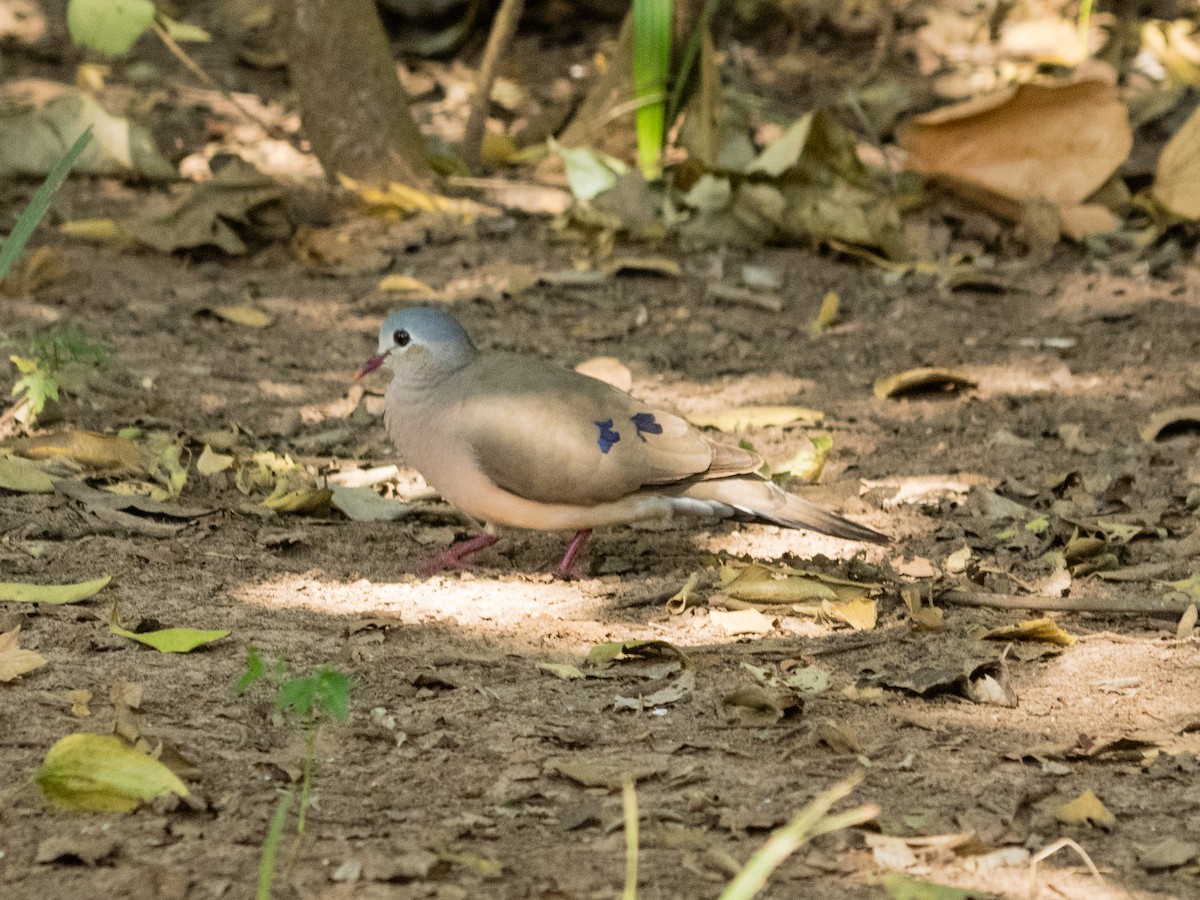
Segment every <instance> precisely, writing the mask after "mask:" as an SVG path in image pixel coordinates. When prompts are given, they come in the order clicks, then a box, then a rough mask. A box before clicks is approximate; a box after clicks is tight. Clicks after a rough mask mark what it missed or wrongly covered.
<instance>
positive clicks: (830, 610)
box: [821, 600, 879, 631]
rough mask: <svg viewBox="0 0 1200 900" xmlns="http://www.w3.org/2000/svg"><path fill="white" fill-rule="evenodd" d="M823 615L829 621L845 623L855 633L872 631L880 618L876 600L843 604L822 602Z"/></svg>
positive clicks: (845, 602)
mask: <svg viewBox="0 0 1200 900" xmlns="http://www.w3.org/2000/svg"><path fill="white" fill-rule="evenodd" d="M821 613H822V615H824V616H825V618H827V619H832V620H833V621H835V622H844V623H845V624H847V625H849V626H850V627H851V628H853V629H854V630H855V631H870V630H871V629H872V628H874V627H875V623H876V622H877V621H878V618H879V613H878V610H877V609H876V603H875V601H874V600H846V601H843V602H841V603H831V602H830V601H829V600H822V601H821Z"/></svg>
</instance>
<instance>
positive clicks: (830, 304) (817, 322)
mask: <svg viewBox="0 0 1200 900" xmlns="http://www.w3.org/2000/svg"><path fill="white" fill-rule="evenodd" d="M840 306H841V299H840V298H839V297H838V293H837V291H829V292H828V293H827V294H826V295H825V297H824V298H823V299H822V300H821V309H820V310H819V311H818V312H817V317H816V318H815V319H814V320H813V323H812V325H810V326H809V330H810V331H811V332H812V333H813V334H824V333H825V332H826V331H828V330H829V329H830V328H832V327H833V326H834V325H836V324H837V323H838V319H839V308H840Z"/></svg>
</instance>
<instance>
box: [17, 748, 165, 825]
mask: <svg viewBox="0 0 1200 900" xmlns="http://www.w3.org/2000/svg"><path fill="white" fill-rule="evenodd" d="M37 783H38V785H39V786H40V787H41V789H42V793H43V794H45V795H46V799H47V800H49V801H50V802H51V803H54V804H55V805H57V806H61V807H63V808H64V809H70V810H75V811H76V812H129V811H130V810H132V809H134V808H135V807H136V806H137V805H138V803H141V802H144V801H149V800H153V799H154V798H155V797H163V796H166V795H167V794H178V795H179V796H180V797H186V796H187V795H188V789H187V786H186V785H185V784H184V783H183V782H182V781H180V780H179V776H178V775H176V774H175V773H174V772H172V771H171V770H170V769H168V768H167V767H166V766H165V765H163V764H162V763H160V762H159V761H158V760H157V759H154V758H153V757H151V756H147V755H146V754H145V753H141V752H139V751H137V750H134V749H133V748H132V747H130V746H129V745H127V744H126V743H125V742H124V741H122V740H121V739H120V738H117V737H113V736H111V735H99V734H68V735H67V736H66V737H64V738H61V739H59V740H58V741H57V742H56V743H55V744H54V746H53V747H51V748H50V750H49V751H48V752H47V753H46V759H45V761H44V762H43V763H42V767H41V769H40V770H39V771H38V774H37Z"/></svg>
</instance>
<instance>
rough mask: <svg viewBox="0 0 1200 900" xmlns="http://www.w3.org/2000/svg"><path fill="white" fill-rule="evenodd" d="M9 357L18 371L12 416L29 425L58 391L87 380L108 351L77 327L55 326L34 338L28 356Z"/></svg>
mask: <svg viewBox="0 0 1200 900" xmlns="http://www.w3.org/2000/svg"><path fill="white" fill-rule="evenodd" d="M9 360H10V361H11V362H12V364H13V365H14V366H16V367H17V370H18V371H19V372H20V373H21V375H20V377H19V378H18V379H17V382H16V384H14V385H13V388H12V396H14V397H16V398H17V400H16V403H15V408H14V410H13V412H12V414H11V415H12V417H13V418H14V419H15V420H16V421H17V422H19V423H20V424H21V425H23V426H25V427H26V428H32V427H33V425H34V423H35V422H36V421H37V417H38V416H40V415H41V414H42V413H43V412H44V411H45V409H46V404H47V403H49V402H51V401H55V402H57V401H58V399H59V391H60V390H61V389H63V388H64V387H65V388H67V389H79V388H81V387H82V386H83V385H85V384H86V383H87V375H88V373H89V372H90V371H91V370H92V369H95V368H97V367H100V366H103V365H105V364H106V363H107V362H108V360H109V351H108V349H107V348H106V347H104V346H103V345H101V344H97V343H93V342H92V341H91V340H89V339H88V337H87V335H86V334H84V332H83V331H82V330H80V329H79V328H75V327H73V326H70V325H66V326H58V327H55V328H53V329H50V330H48V331H44V332H42V333H41V334H39V335H37V336H36V337H34V338H33V340H32V341H30V343H29V350H28V354H27V355H19V354H13V355H12V356H10V357H9Z"/></svg>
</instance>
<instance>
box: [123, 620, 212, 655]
mask: <svg viewBox="0 0 1200 900" xmlns="http://www.w3.org/2000/svg"><path fill="white" fill-rule="evenodd" d="M108 630H109V631H111V632H112V633H113V634H115V635H117V637H123V638H129V639H130V640H131V641H137V642H138V643H139V644H145V645H146V646H147V647H153V648H154V649H155V650H157V651H159V652H160V653H190V652H191V651H193V650H195V649H196V648H197V647H203V646H204V645H205V644H211V643H212V642H213V641H219V640H220V639H221V638H223V637H229V632H228V631H201V630H199V629H197V628H164V629H162V630H160V631H143V632H141V633H138V632H135V631H128V630H126V629H124V628H122V627H120V626H119V625H110V626H109V628H108Z"/></svg>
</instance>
